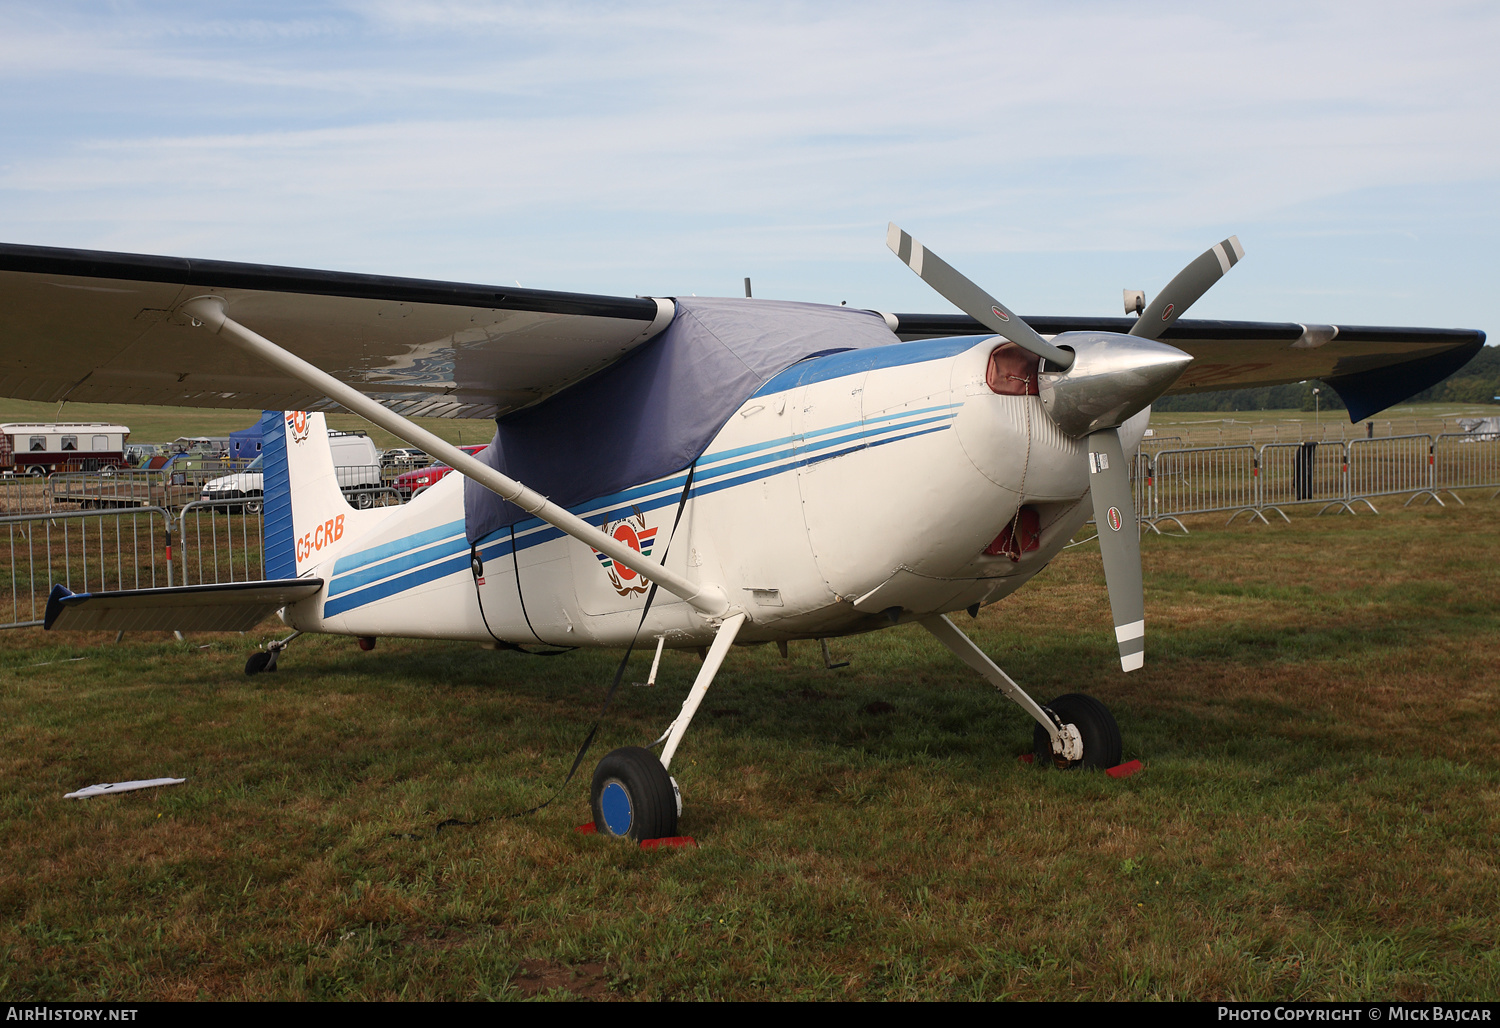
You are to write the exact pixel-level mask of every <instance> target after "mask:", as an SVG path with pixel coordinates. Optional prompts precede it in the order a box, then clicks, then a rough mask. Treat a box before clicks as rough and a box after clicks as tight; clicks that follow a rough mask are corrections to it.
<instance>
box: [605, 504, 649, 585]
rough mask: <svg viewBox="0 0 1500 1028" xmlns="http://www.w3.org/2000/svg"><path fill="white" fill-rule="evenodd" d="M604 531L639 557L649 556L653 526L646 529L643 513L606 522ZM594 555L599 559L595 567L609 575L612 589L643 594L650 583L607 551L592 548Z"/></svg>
mask: <svg viewBox="0 0 1500 1028" xmlns="http://www.w3.org/2000/svg"><path fill="white" fill-rule="evenodd" d="M604 532H605V534H606V535H610V536H613V537H614V538H615V539H616V540H617V541H619V542H622V543H624V544H625V545H626V546H629V547H630V548H631V549H632V550H635V551H636V552H638V553H639V554H640V555H641V556H642V557H649V556H651V550H652V547H654V546H655V545H656V529H654V528H647V527H646V515H644V514H641V513H639V512H637V513H636V514H635V515H634V516H632V517H628V518H624V519H622V520H620V521H611V522H607V523H606V524H605V525H604ZM590 549H593V547H590ZM594 556H595V557H597V558H598V559H599V566H600V567H601V568H603V569H604V573H605V574H606V575H608V576H609V584H610V585H612V586H614V589H615V592H617V593H619V594H620V595H621V596H632V595H636V594H639V593H644V592H645V591H646V590H647V589H649V588H650V587H651V583H650V582H648V581H647V580H646V579H644V578H642V577H641V576H640V575H638V574H636V572H634V571H632V570H631V569H630V568H627V567H625V566H624V565H623V564H616V563H615V561H614V559H613V558H611V557H610V556H609V555H608V554H604V553H600V552H599V551H598V550H594Z"/></svg>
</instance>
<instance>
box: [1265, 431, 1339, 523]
mask: <svg viewBox="0 0 1500 1028" xmlns="http://www.w3.org/2000/svg"><path fill="white" fill-rule="evenodd" d="M1344 447H1345V444H1344V443H1319V442H1305V443H1266V444H1265V445H1263V446H1262V447H1261V448H1260V475H1259V479H1260V491H1259V494H1258V496H1257V505H1258V506H1259V507H1260V508H1261V509H1262V510H1265V509H1271V510H1275V511H1276V512H1277V513H1278V514H1281V516H1282V517H1286V512H1285V511H1282V510H1281V509H1280V508H1282V507H1289V506H1291V505H1293V504H1297V503H1321V504H1323V505H1324V509H1325V510H1326V509H1327V508H1328V507H1331V506H1333V507H1338V508H1340V509H1348V510H1350V511H1351V512H1352V511H1353V509H1354V508H1352V507H1350V506H1349V502H1348V496H1349V459H1348V452H1347V451H1346V450H1345V448H1344ZM1319 513H1322V512H1321V511H1320V512H1319Z"/></svg>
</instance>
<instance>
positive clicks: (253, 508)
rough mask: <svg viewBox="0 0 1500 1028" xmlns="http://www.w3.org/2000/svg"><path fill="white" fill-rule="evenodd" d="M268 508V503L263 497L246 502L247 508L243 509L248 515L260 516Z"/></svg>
mask: <svg viewBox="0 0 1500 1028" xmlns="http://www.w3.org/2000/svg"><path fill="white" fill-rule="evenodd" d="M265 507H266V501H265V500H264V499H263V498H262V497H259V496H257V497H255V498H254V499H250V500H246V501H245V506H244V507H243V508H241V509H242V510H243V511H244V512H245V513H246V514H259V513H260V512H261V511H262V510H264V509H265Z"/></svg>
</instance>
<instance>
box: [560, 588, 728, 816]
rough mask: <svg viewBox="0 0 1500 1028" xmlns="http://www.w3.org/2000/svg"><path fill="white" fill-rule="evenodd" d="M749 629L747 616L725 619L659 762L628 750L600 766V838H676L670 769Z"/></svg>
mask: <svg viewBox="0 0 1500 1028" xmlns="http://www.w3.org/2000/svg"><path fill="white" fill-rule="evenodd" d="M744 623H745V615H744V614H735V615H733V616H732V617H728V618H725V619H724V623H723V624H722V625H720V626H719V632H718V634H717V635H715V636H714V642H713V645H712V646H710V647H709V650H708V656H707V657H706V658H705V659H704V661H703V666H702V667H701V668H699V669H698V678H697V679H696V680H695V681H694V682H693V688H692V689H691V690H690V691H689V692H688V695H687V699H685V700H683V701H682V710H681V711H679V712H678V714H677V718H676V720H674V721H673V722H672V724H671V726H670V727H668V728H667V730H666V732H665V733H664V734H663V735H662V737H661V738H660V739H658V740H657V742H663V741H665V742H666V744H667V745H666V748H665V749H663V750H662V754H661V759H660V760H658V759H657V757H656V754H654V753H652V752H651V751H650V750H648V749H642V748H641V747H639V746H624V747H621V748H620V749H617V750H612V751H610V752H609V753H608V754H606V755H605V757H604V759H603V760H601V761H599V766H598V767H597V768H596V769H595V770H594V783H593V787H592V788H591V789H590V790H589V797H590V805H591V806H592V807H593V810H594V829H595V830H596V831H598V832H599V833H600V834H601V835H612V836H614V837H616V838H622V839H629V840H631V841H632V842H641V841H643V840H646V839H664V838H669V837H671V836H674V835H676V834H677V818H678V816H679V815H680V814H681V813H682V795H681V794H680V793H679V792H678V791H677V783H676V782H675V781H674V780H673V779H672V776H671V775H669V774H668V773H667V768H668V767H670V766H671V763H672V754H674V753H676V752H677V744H678V743H680V742H681V741H682V736H683V733H685V732H686V731H687V727H688V725H689V724H690V723H691V722H692V720H693V715H694V714H696V713H697V712H698V705H699V704H701V703H702V702H703V697H704V694H706V693H707V692H708V687H709V685H711V684H712V683H713V680H714V675H716V674H718V671H719V666H720V665H721V664H723V663H724V656H725V654H727V653H728V652H729V647H730V645H731V644H733V642H734V638H735V636H736V635H738V634H739V631H740V627H741V626H742V625H743V624H744Z"/></svg>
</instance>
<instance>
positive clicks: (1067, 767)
mask: <svg viewBox="0 0 1500 1028" xmlns="http://www.w3.org/2000/svg"><path fill="white" fill-rule="evenodd" d="M1046 709H1047V710H1050V711H1052V712H1053V713H1054V714H1056V715H1057V716H1058V717H1059V718H1060V719H1061V720H1062V723H1063V724H1065V725H1077V726H1078V731H1079V734H1080V735H1082V736H1083V759H1082V760H1075V761H1073V762H1071V763H1066V764H1059V763H1058V762H1057V760H1056V758H1054V757H1053V755H1052V737H1051V736H1050V735H1048V734H1047V730H1046V729H1045V728H1043V727H1042V726H1041V725H1037V726H1036V728H1035V729H1033V730H1032V733H1031V748H1032V754H1033V755H1034V757H1035V760H1036V765H1037V767H1057V768H1061V769H1062V770H1064V771H1072V770H1073V769H1075V768H1080V767H1086V768H1109V767H1114V766H1115V765H1116V764H1118V763H1119V762H1120V755H1121V753H1122V751H1123V750H1124V744H1123V743H1122V741H1121V740H1120V726H1119V725H1118V724H1116V723H1115V716H1114V715H1113V714H1111V713H1110V712H1109V708H1108V707H1106V706H1105V705H1104V704H1102V703H1100V702H1099V701H1098V700H1096V699H1094V698H1093V697H1092V696H1090V695H1088V694H1087V693H1081V692H1070V693H1067V694H1066V695H1063V696H1059V697H1058V698H1057V699H1055V700H1053V701H1052V702H1051V703H1049V704H1047V706H1046Z"/></svg>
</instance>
